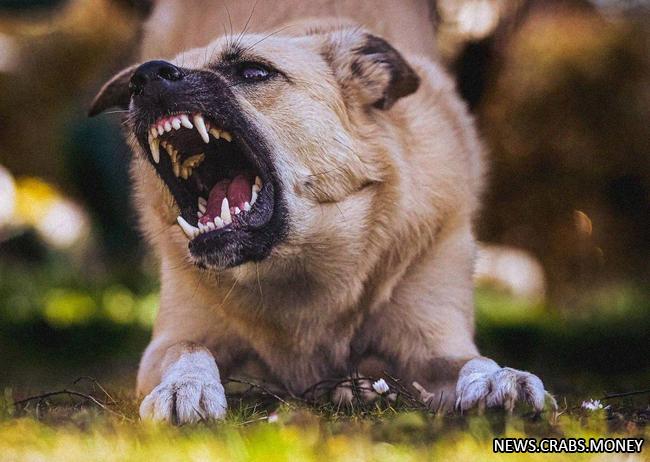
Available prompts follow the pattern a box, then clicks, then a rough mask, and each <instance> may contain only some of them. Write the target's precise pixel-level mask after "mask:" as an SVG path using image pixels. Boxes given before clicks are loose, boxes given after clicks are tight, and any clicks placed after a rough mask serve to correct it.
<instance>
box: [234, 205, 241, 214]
mask: <svg viewBox="0 0 650 462" xmlns="http://www.w3.org/2000/svg"><path fill="white" fill-rule="evenodd" d="M240 213H241V209H240V208H239V207H235V215H239V214H240Z"/></svg>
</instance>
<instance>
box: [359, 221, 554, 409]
mask: <svg viewBox="0 0 650 462" xmlns="http://www.w3.org/2000/svg"><path fill="white" fill-rule="evenodd" d="M439 238H440V240H439V241H438V245H437V246H435V247H434V249H433V250H432V251H431V253H430V254H429V255H425V256H423V257H422V258H421V259H420V260H419V261H418V262H417V263H416V264H414V265H412V267H411V268H410V269H409V270H408V271H407V272H406V274H405V276H404V278H403V279H402V280H401V282H400V283H399V285H398V286H397V287H396V288H395V290H394V292H393V294H392V296H391V301H390V303H389V304H387V305H386V306H384V307H382V308H381V309H380V310H378V311H377V313H376V315H375V316H374V317H375V319H374V322H375V323H377V324H375V325H374V326H369V327H370V328H369V330H370V331H371V332H380V333H381V338H376V339H374V341H373V342H371V344H372V347H373V348H375V349H377V350H378V351H380V352H383V353H384V354H386V355H387V356H389V357H393V358H395V363H396V364H395V365H396V370H398V371H399V374H400V375H401V376H402V377H404V378H407V379H408V380H409V382H410V381H413V382H416V385H415V387H416V388H417V389H418V390H419V391H420V393H421V397H422V398H423V400H424V401H427V402H428V403H429V405H430V406H432V407H434V408H437V407H439V406H440V407H446V408H448V407H451V406H453V405H456V406H457V407H458V409H460V410H461V411H465V410H467V409H470V408H473V407H483V406H488V407H504V408H506V409H507V410H508V411H512V409H513V407H514V405H515V403H517V402H525V403H529V404H530V405H532V407H533V408H534V409H535V410H536V411H540V410H542V408H543V407H544V403H545V398H547V397H550V395H549V394H548V393H547V392H546V391H545V390H544V385H543V383H542V381H541V380H540V379H539V378H538V377H536V376H535V375H533V374H530V373H528V372H524V371H519V370H516V369H511V368H508V367H500V366H499V365H497V363H496V362H494V361H492V360H491V359H488V358H484V357H481V356H480V355H479V354H478V350H477V349H476V346H475V344H474V340H473V336H474V327H473V324H474V316H473V282H472V263H473V258H474V242H473V237H472V234H471V231H470V227H469V224H466V225H465V226H460V227H458V228H456V229H447V230H444V231H443V232H442V233H441V234H440V236H439ZM548 401H549V403H550V404H551V406H553V405H554V400H553V399H552V397H550V399H549V400H548Z"/></svg>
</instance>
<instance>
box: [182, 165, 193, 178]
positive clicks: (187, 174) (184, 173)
mask: <svg viewBox="0 0 650 462" xmlns="http://www.w3.org/2000/svg"><path fill="white" fill-rule="evenodd" d="M191 176H192V169H191V168H189V167H183V166H181V178H183V179H184V180H187V179H188V178H189V177H191Z"/></svg>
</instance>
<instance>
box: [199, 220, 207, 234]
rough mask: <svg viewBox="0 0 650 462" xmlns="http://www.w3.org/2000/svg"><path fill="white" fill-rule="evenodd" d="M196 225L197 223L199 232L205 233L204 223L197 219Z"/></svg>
mask: <svg viewBox="0 0 650 462" xmlns="http://www.w3.org/2000/svg"><path fill="white" fill-rule="evenodd" d="M198 225H199V232H200V233H205V232H206V231H207V230H208V227H207V226H205V225H204V224H203V223H201V222H200V221H199V223H198Z"/></svg>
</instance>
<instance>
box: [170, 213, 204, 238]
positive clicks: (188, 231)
mask: <svg viewBox="0 0 650 462" xmlns="http://www.w3.org/2000/svg"><path fill="white" fill-rule="evenodd" d="M176 221H177V222H178V224H179V225H180V227H181V229H182V230H183V232H184V233H185V235H186V236H187V238H188V239H193V238H194V237H196V235H197V234H198V233H199V228H197V227H196V226H192V225H190V224H189V223H188V222H187V221H185V218H183V217H182V216H180V215H179V216H178V218H176Z"/></svg>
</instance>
